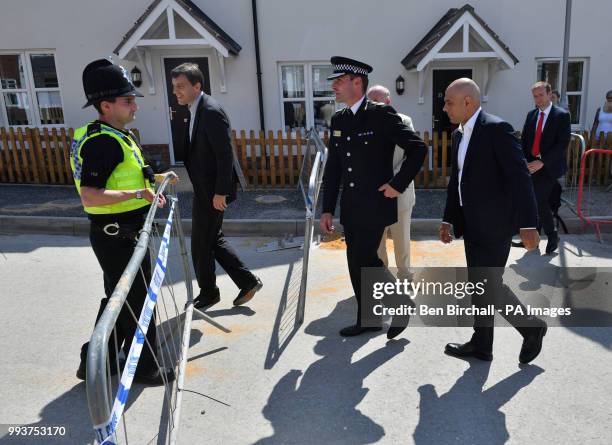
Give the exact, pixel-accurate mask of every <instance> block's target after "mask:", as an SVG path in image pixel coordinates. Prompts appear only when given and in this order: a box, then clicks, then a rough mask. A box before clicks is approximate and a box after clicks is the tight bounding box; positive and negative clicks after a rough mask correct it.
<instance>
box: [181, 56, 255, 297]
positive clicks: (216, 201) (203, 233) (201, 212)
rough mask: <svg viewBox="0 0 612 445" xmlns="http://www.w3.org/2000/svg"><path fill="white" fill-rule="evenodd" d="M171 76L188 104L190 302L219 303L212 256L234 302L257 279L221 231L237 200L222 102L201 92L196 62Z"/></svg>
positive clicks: (250, 293)
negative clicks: (194, 283) (193, 291)
mask: <svg viewBox="0 0 612 445" xmlns="http://www.w3.org/2000/svg"><path fill="white" fill-rule="evenodd" d="M171 75H172V89H173V93H174V95H175V96H176V98H177V100H178V102H179V104H181V105H188V106H189V111H190V114H191V118H190V121H189V125H188V128H187V131H186V132H185V134H186V136H185V167H186V169H187V173H188V174H189V179H190V180H191V183H192V184H193V191H194V194H193V217H192V230H191V256H192V257H193V266H194V269H195V273H196V278H197V280H198V285H199V286H200V294H199V295H198V297H197V298H196V299H195V300H194V306H195V307H196V308H199V309H205V308H208V307H211V306H212V305H213V304H216V303H218V302H219V301H220V294H219V288H218V287H217V284H216V276H215V260H216V261H217V262H218V263H219V265H220V266H221V267H223V269H224V270H225V271H226V272H227V274H228V275H229V277H230V278H231V279H232V281H233V282H234V283H235V284H236V286H238V288H239V289H240V292H239V294H238V296H237V297H236V299H235V300H234V305H236V306H238V305H241V304H244V303H246V302H248V301H249V300H250V299H251V298H253V296H254V295H255V292H257V291H258V290H259V289H261V287H262V283H261V280H260V279H259V278H257V277H256V276H255V275H253V273H251V271H250V270H249V269H248V268H247V267H246V266H245V265H244V264H243V263H242V261H241V260H240V258H238V255H236V252H234V250H233V249H232V247H231V246H230V245H229V243H228V242H227V241H226V240H225V238H224V236H223V232H222V231H221V226H222V224H223V212H224V210H225V209H226V208H227V206H228V204H229V203H231V202H232V201H234V200H235V199H236V185H237V176H236V173H235V171H234V167H233V156H234V152H233V149H232V143H231V137H230V123H229V119H228V117H227V115H226V114H225V111H224V110H223V108H221V105H220V104H219V103H218V102H217V101H215V100H214V99H213V98H212V97H210V96H209V95H207V94H205V93H204V92H203V91H202V85H203V84H204V76H203V74H202V72H201V71H200V69H199V68H198V66H197V65H196V64H193V63H184V64H182V65H179V66H177V67H176V68H174V69H173V70H172V73H171Z"/></svg>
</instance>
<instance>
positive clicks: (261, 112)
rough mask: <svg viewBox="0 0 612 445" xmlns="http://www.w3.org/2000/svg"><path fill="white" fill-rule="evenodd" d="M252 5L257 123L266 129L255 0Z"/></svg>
mask: <svg viewBox="0 0 612 445" xmlns="http://www.w3.org/2000/svg"><path fill="white" fill-rule="evenodd" d="M251 3H252V5H253V32H254V33H255V63H256V65H257V93H258V99H259V125H260V127H261V130H262V131H266V124H265V122H266V121H265V120H264V104H263V93H262V88H261V60H260V58H259V27H258V25H257V0H252V2H251Z"/></svg>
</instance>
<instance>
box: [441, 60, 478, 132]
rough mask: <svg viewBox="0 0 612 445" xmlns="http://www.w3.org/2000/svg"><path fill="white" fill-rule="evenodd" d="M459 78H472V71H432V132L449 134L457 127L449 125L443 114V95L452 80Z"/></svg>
mask: <svg viewBox="0 0 612 445" xmlns="http://www.w3.org/2000/svg"><path fill="white" fill-rule="evenodd" d="M461 77H468V78H470V79H471V78H472V70H470V69H465V70H433V82H432V83H433V102H432V103H433V115H432V128H433V130H434V131H437V132H441V131H447V132H448V133H449V134H450V132H451V131H453V130H454V129H455V128H457V125H454V124H451V122H450V120H449V119H448V116H447V115H446V113H445V112H444V110H443V108H444V93H445V91H446V88H447V87H448V86H449V85H450V84H451V83H452V82H453V80H456V79H459V78H461Z"/></svg>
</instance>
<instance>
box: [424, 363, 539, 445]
mask: <svg viewBox="0 0 612 445" xmlns="http://www.w3.org/2000/svg"><path fill="white" fill-rule="evenodd" d="M490 366H491V363H486V362H478V363H476V362H474V363H472V362H470V366H469V368H468V369H467V370H466V371H465V372H464V374H463V375H462V376H461V377H460V378H459V379H458V380H457V381H456V382H455V384H454V385H453V386H452V388H451V389H450V390H449V391H448V392H447V393H445V394H442V395H438V393H437V391H436V388H435V386H433V385H431V384H427V385H423V386H421V387H420V388H419V389H418V391H419V394H420V397H421V401H420V403H419V414H420V418H419V423H418V425H417V427H416V429H415V430H414V434H413V439H414V443H415V444H416V445H429V444H432V443H435V444H437V445H444V444H451V443H452V444H457V443H460V444H464V443H469V444H474V445H497V444H504V443H506V442H507V441H508V439H509V438H510V435H509V433H508V428H507V427H506V416H505V414H504V413H503V412H502V411H501V410H500V408H501V407H502V406H503V405H505V404H506V403H508V401H510V400H511V399H512V398H513V397H514V396H515V395H516V394H517V393H518V392H519V391H520V390H521V389H522V388H524V387H526V386H527V385H529V384H530V383H531V382H532V381H533V380H534V379H535V378H536V377H537V376H538V375H539V374H541V373H543V372H544V370H543V369H542V368H540V367H538V366H532V365H527V366H524V367H522V369H520V370H519V371H517V372H515V373H514V374H512V375H511V376H509V377H507V378H505V379H504V380H502V381H501V382H499V383H497V384H495V385H494V386H492V387H490V388H488V389H486V390H485V391H483V390H482V388H483V386H484V384H485V382H486V381H487V377H488V375H489V369H490Z"/></svg>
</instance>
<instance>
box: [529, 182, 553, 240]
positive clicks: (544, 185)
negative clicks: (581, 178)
mask: <svg viewBox="0 0 612 445" xmlns="http://www.w3.org/2000/svg"><path fill="white" fill-rule="evenodd" d="M531 179H533V188H534V191H535V195H536V201H537V202H538V218H539V226H541V227H542V228H543V229H544V233H545V234H546V235H547V236H550V235H552V234H553V233H554V232H555V222H554V219H553V214H552V210H551V209H550V203H549V199H550V194H551V193H552V191H553V189H554V187H555V184H556V182H557V180H556V179H553V178H551V177H550V176H548V174H547V173H546V172H545V171H543V170H539V171H537V172H536V173H535V174H533V175H532V176H531Z"/></svg>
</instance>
